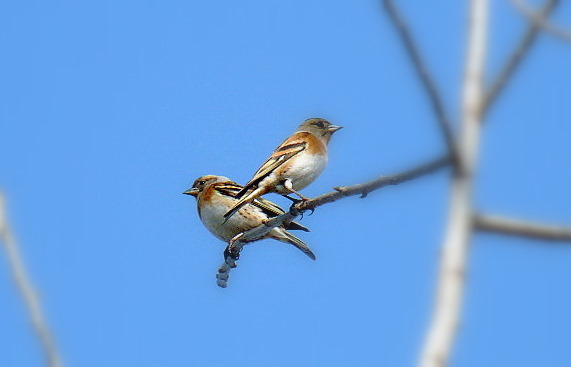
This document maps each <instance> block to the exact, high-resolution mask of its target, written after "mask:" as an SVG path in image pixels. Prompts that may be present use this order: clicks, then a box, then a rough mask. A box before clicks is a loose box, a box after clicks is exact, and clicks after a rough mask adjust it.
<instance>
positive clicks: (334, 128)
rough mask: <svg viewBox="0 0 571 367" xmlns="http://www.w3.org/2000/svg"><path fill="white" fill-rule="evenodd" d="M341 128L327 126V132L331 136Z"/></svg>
mask: <svg viewBox="0 0 571 367" xmlns="http://www.w3.org/2000/svg"><path fill="white" fill-rule="evenodd" d="M342 128H343V126H337V125H329V127H328V128H327V131H329V132H330V133H331V134H333V133H334V132H336V131H337V130H341V129H342Z"/></svg>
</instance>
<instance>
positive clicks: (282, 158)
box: [224, 118, 342, 219]
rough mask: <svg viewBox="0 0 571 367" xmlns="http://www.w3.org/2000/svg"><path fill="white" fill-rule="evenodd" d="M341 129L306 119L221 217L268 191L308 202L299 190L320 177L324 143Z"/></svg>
mask: <svg viewBox="0 0 571 367" xmlns="http://www.w3.org/2000/svg"><path fill="white" fill-rule="evenodd" d="M341 128H342V126H336V125H333V124H331V123H330V122H329V121H327V120H325V119H321V118H312V119H308V120H305V121H304V122H303V123H302V124H301V125H299V127H298V128H297V131H296V132H295V133H293V135H291V136H290V137H289V138H287V139H286V140H285V141H284V142H283V143H281V144H280V145H279V146H278V147H277V148H276V149H275V150H274V152H273V153H272V155H271V156H270V157H269V158H268V159H267V160H266V161H265V162H264V164H262V166H261V167H260V168H259V169H258V171H256V173H255V174H254V177H253V178H252V179H251V180H250V182H248V183H247V184H246V185H244V188H242V190H240V191H239V192H238V193H237V194H236V198H238V199H240V200H239V201H237V202H236V204H235V205H234V207H233V208H232V209H231V210H229V211H228V212H227V213H226V214H224V218H227V219H228V218H230V217H231V216H232V215H233V214H234V213H236V211H238V210H239V209H240V208H241V207H242V206H244V205H246V204H247V203H250V202H252V200H254V199H255V198H257V197H260V196H262V195H264V194H267V193H269V192H277V193H278V194H281V195H284V196H286V197H288V198H289V196H287V194H291V193H294V194H296V195H297V196H299V197H300V198H301V199H302V200H307V198H306V197H304V196H303V195H301V194H300V193H299V192H298V190H301V189H303V188H305V187H306V186H307V185H309V184H310V183H312V182H313V181H314V180H315V179H316V178H317V176H319V175H320V174H321V172H322V171H323V169H324V168H325V166H326V165H327V144H328V143H329V140H330V139H331V136H332V135H333V133H335V132H336V131H337V130H339V129H341ZM290 199H292V198H290ZM292 200H293V199H292Z"/></svg>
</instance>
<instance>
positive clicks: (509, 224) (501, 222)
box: [474, 214, 571, 242]
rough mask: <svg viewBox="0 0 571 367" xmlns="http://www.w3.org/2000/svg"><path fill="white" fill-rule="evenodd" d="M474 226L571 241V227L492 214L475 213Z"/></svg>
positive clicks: (479, 229) (480, 228)
mask: <svg viewBox="0 0 571 367" xmlns="http://www.w3.org/2000/svg"><path fill="white" fill-rule="evenodd" d="M474 228H475V229H476V230H478V231H482V232H492V233H499V234H505V235H512V236H520V237H529V238H535V239H539V240H545V241H565V242H571V227H562V226H554V225H550V224H541V223H535V222H527V221H522V220H518V219H511V218H505V217H498V216H492V215H484V214H479V215H475V216H474Z"/></svg>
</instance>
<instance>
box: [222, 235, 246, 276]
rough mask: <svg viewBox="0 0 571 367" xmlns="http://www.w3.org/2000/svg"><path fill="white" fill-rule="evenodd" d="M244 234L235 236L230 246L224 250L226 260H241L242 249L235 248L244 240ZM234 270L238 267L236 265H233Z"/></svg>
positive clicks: (229, 242)
mask: <svg viewBox="0 0 571 367" xmlns="http://www.w3.org/2000/svg"><path fill="white" fill-rule="evenodd" d="M243 235H244V232H242V233H239V234H237V235H236V236H234V237H233V238H232V239H231V240H230V241H228V246H226V249H224V259H227V258H230V259H232V260H233V261H237V260H238V259H239V258H240V251H241V250H242V248H241V247H240V248H237V247H235V244H236V242H238V240H240V238H242V236H243ZM231 265H232V267H233V268H235V267H236V264H231Z"/></svg>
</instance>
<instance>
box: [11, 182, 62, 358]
mask: <svg viewBox="0 0 571 367" xmlns="http://www.w3.org/2000/svg"><path fill="white" fill-rule="evenodd" d="M0 239H1V241H2V242H3V244H4V248H5V250H6V255H7V259H8V263H9V264H10V270H11V273H12V279H13V281H14V284H15V286H16V288H17V289H18V291H19V292H20V295H21V296H22V299H23V301H24V304H25V305H26V308H27V310H28V314H29V317H30V321H31V323H32V327H33V328H34V331H35V332H36V335H37V336H38V339H39V341H40V344H41V345H42V348H43V350H44V354H45V360H46V366H49V367H62V366H63V364H62V361H61V358H60V356H59V353H58V351H57V348H56V346H55V342H54V338H53V336H52V334H51V332H50V330H49V327H48V325H47V322H46V319H45V318H44V315H43V312H42V306H41V303H40V299H39V297H38V292H37V290H36V289H35V287H34V286H33V285H32V282H31V281H30V278H29V276H28V274H27V271H26V268H25V266H24V262H23V261H22V257H21V255H20V252H19V251H18V244H17V242H16V239H15V237H14V235H13V233H12V231H11V229H10V226H9V225H8V218H7V215H6V202H5V197H4V195H3V193H2V192H0Z"/></svg>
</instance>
